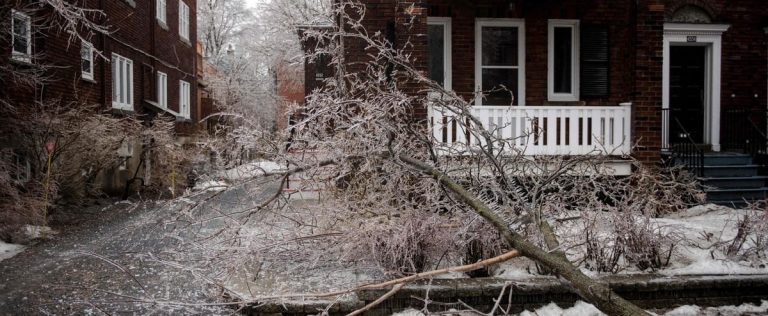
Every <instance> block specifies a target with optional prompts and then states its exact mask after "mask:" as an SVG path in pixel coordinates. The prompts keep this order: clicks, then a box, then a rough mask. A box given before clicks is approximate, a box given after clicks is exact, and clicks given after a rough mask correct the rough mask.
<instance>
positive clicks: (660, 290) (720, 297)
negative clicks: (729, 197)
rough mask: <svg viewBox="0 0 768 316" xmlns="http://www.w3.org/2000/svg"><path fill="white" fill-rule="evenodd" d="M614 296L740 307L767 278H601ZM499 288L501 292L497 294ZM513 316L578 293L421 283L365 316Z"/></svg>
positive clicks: (339, 309)
mask: <svg viewBox="0 0 768 316" xmlns="http://www.w3.org/2000/svg"><path fill="white" fill-rule="evenodd" d="M603 281H604V282H608V283H609V284H610V286H611V288H613V289H614V290H615V291H616V292H617V293H618V294H620V295H621V296H622V297H624V298H626V299H628V300H631V301H633V302H635V303H636V304H638V305H639V306H641V307H643V308H645V309H667V308H673V307H676V306H680V305H687V304H696V305H699V306H719V305H739V304H742V303H746V302H753V303H759V302H760V300H761V299H768V275H745V276H681V277H664V276H612V277H606V278H603ZM502 290H504V293H503V295H502V293H501V292H502ZM386 292H387V290H367V291H359V292H357V293H356V298H354V297H353V298H349V299H346V300H343V301H341V302H339V303H336V304H334V305H333V306H331V307H330V308H328V306H330V305H331V301H303V302H302V301H291V302H281V303H272V302H271V303H265V304H260V305H255V304H254V305H252V306H249V307H246V308H244V309H242V310H241V312H242V313H243V314H246V315H316V314H318V313H319V312H320V311H322V310H325V309H326V308H328V312H329V314H331V315H337V314H338V315H343V314H347V313H349V312H351V311H353V310H355V309H358V308H360V307H362V306H364V305H365V304H368V303H370V302H372V301H374V300H376V299H377V298H379V297H381V296H382V295H383V294H384V293H386ZM499 297H501V298H502V306H505V307H506V306H511V307H512V309H511V311H512V312H521V311H523V310H533V309H536V308H538V307H541V306H543V305H546V304H549V303H550V302H555V303H557V304H558V305H559V306H561V307H566V306H572V305H573V304H574V303H575V302H576V300H578V299H579V297H578V295H576V294H575V293H574V292H573V289H572V288H571V287H570V285H568V283H567V282H565V281H562V280H559V279H555V278H546V277H541V278H535V279H530V280H522V281H513V280H502V279H497V278H481V279H451V280H432V281H431V282H429V281H423V282H418V283H414V284H411V285H408V286H406V287H404V288H403V289H401V290H400V291H399V292H398V293H397V294H396V295H394V296H393V297H391V298H390V299H388V300H386V301H385V302H383V303H382V304H380V305H378V306H377V307H376V308H374V309H372V310H370V311H369V312H367V313H366V315H390V314H392V313H394V312H398V311H402V310H404V309H406V308H409V307H412V308H415V309H421V308H422V307H423V306H424V299H425V298H428V299H429V300H430V308H429V310H430V311H431V312H438V311H443V310H449V309H451V308H455V309H464V308H463V307H462V304H461V303H460V302H463V303H465V304H467V305H469V306H472V307H473V308H475V309H477V310H480V311H483V312H488V311H490V309H491V308H492V307H493V305H494V300H496V299H497V298H499Z"/></svg>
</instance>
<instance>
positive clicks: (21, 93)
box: [0, 0, 201, 187]
mask: <svg viewBox="0 0 768 316" xmlns="http://www.w3.org/2000/svg"><path fill="white" fill-rule="evenodd" d="M14 1H15V3H13V2H9V3H10V4H11V5H10V6H0V7H2V8H0V19H1V20H2V23H0V26H2V27H7V28H9V29H10V30H11V32H1V33H0V34H8V35H10V36H3V37H6V38H1V39H0V43H2V45H0V65H5V66H7V67H10V68H9V69H34V68H36V67H39V66H40V65H45V66H46V67H48V68H47V69H46V70H45V76H46V77H47V78H50V80H47V81H46V82H45V83H42V84H37V85H35V86H34V87H30V86H23V85H20V84H16V83H15V82H13V81H12V80H5V82H2V83H0V98H1V99H3V100H5V101H7V102H8V103H10V104H12V105H13V106H17V107H23V106H25V105H26V104H31V103H32V102H46V101H47V100H61V101H62V102H75V103H78V104H99V105H100V108H101V109H102V110H103V111H104V112H111V113H113V114H114V115H118V116H122V115H127V116H136V117H138V118H141V119H143V120H151V119H153V118H154V117H156V116H157V115H164V116H171V117H175V118H176V121H177V122H178V123H179V124H178V126H177V132H179V133H181V134H185V133H189V132H191V131H193V130H194V129H195V122H196V121H197V120H199V115H200V110H199V109H198V103H199V97H198V95H197V94H198V91H197V90H198V79H199V75H200V74H201V72H199V71H198V70H197V69H196V68H197V65H198V63H197V59H198V58H201V57H200V56H198V54H197V52H196V46H197V36H196V34H197V28H196V20H197V16H196V6H197V3H196V0H110V1H99V0H85V1H77V2H76V5H79V6H82V7H84V8H86V9H93V10H100V11H102V12H103V13H104V15H103V17H100V18H98V20H96V22H98V23H100V24H101V25H104V26H107V27H108V29H109V30H111V32H109V33H108V34H103V33H98V32H90V31H89V30H82V33H81V34H82V35H83V37H85V38H86V39H88V40H87V41H80V40H75V41H70V36H69V34H66V33H64V32H62V31H61V30H60V29H59V28H57V27H56V26H55V25H51V24H48V23H49V22H50V19H46V17H48V16H49V15H50V14H51V12H50V11H49V9H48V8H46V7H44V6H40V5H37V4H35V2H36V1H27V0H18V1H16V0H14ZM41 21H45V22H41ZM7 37H10V38H7ZM6 79H7V78H6ZM6 136H8V135H6ZM10 138H12V137H10ZM137 148H138V145H137ZM133 152H135V153H138V152H140V149H139V150H134V151H133ZM133 156H134V157H132V158H131V159H129V160H128V162H129V165H128V167H127V168H125V169H127V170H133V169H135V168H131V166H135V165H136V164H138V157H137V156H138V155H133ZM115 172H116V174H115V175H114V177H111V178H113V179H114V180H110V181H111V182H112V183H111V184H113V185H114V186H120V185H122V184H124V183H125V181H124V180H125V178H126V177H129V176H132V175H133V171H131V172H130V175H129V174H128V173H129V172H128V171H126V170H122V171H115ZM108 178H109V177H108ZM105 186H106V187H110V186H112V185H110V184H105Z"/></svg>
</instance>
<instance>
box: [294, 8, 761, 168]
mask: <svg viewBox="0 0 768 316" xmlns="http://www.w3.org/2000/svg"><path fill="white" fill-rule="evenodd" d="M361 2H362V3H363V4H364V5H365V6H366V16H365V19H364V24H365V26H366V27H367V30H368V33H369V34H373V33H375V32H376V31H380V32H381V33H382V34H387V35H386V36H388V37H391V38H394V39H395V42H396V43H395V46H396V47H403V45H405V41H409V43H410V44H412V45H413V46H412V49H411V50H410V53H411V54H412V56H414V58H413V62H414V64H415V66H416V67H417V68H420V69H423V70H424V71H425V72H427V73H428V74H429V75H430V76H431V78H432V79H435V80H437V81H439V82H442V83H443V84H444V85H445V86H446V87H448V88H450V89H453V90H454V91H456V92H457V93H458V94H460V95H462V96H464V97H465V98H467V99H470V98H473V97H474V96H475V94H476V93H477V92H478V91H488V90H490V89H493V88H494V87H497V86H499V85H501V84H503V85H504V86H506V87H508V88H509V89H510V90H511V92H512V94H513V95H514V97H513V98H511V97H510V96H509V93H508V92H500V93H490V94H487V95H486V96H485V97H484V98H481V99H478V102H477V104H476V105H477V106H476V107H475V109H474V111H475V115H477V116H479V117H480V118H481V120H483V121H484V122H485V121H487V122H489V124H497V125H507V126H513V125H515V124H509V123H512V122H513V121H515V120H518V121H517V122H516V123H518V124H517V126H523V124H525V123H524V122H522V120H523V119H524V118H525V117H546V118H549V120H548V121H547V122H544V121H543V120H542V121H541V122H539V125H538V126H547V127H545V129H547V133H544V134H543V136H542V137H543V139H541V142H540V144H542V145H543V144H545V143H546V145H547V146H546V147H550V148H540V149H536V148H532V150H533V152H532V154H548V153H559V154H563V153H566V154H568V153H570V154H579V153H581V152H584V151H585V150H587V148H576V147H578V146H574V145H575V144H576V143H578V145H584V144H585V142H586V143H589V145H593V144H591V142H592V141H593V140H599V141H601V142H603V145H610V146H608V147H609V148H610V149H611V153H613V154H632V155H633V156H635V157H637V158H639V159H640V160H642V161H646V162H654V163H655V162H658V161H659V160H660V157H661V153H662V152H663V151H664V150H665V149H669V148H674V147H675V146H674V145H675V144H678V143H681V142H688V141H689V140H688V138H690V139H691V140H692V141H693V142H695V143H697V144H700V145H701V144H703V145H705V146H703V147H702V148H707V150H711V151H714V152H718V151H725V150H729V148H727V147H728V145H734V144H732V143H738V142H739V139H735V138H738V137H737V134H738V133H739V132H737V131H735V129H734V128H733V127H732V126H728V125H729V124H731V120H732V119H731V118H729V117H728V114H727V113H730V112H731V111H732V110H746V109H749V110H755V111H761V112H763V113H764V112H765V110H766V100H767V98H766V92H768V91H766V89H767V87H768V81H767V79H766V78H768V76H767V75H766V74H767V73H768V55H767V53H768V45H766V43H767V39H768V35H766V26H768V5H766V4H765V2H764V1H762V0H731V1H725V0H640V1H635V0H619V1H605V0H587V1H568V0H544V1H529V0H511V1H510V0H504V1H499V0H481V1H459V0H423V1H380V0H363V1H361ZM405 21H408V22H409V23H411V24H409V25H407V26H406V25H405V23H404V22H405ZM388 33H393V34H388ZM347 49H348V51H349V53H348V54H349V57H348V58H347V59H348V60H349V61H350V64H351V63H353V62H354V61H355V60H356V59H360V58H366V57H365V54H364V53H363V51H362V47H356V46H355V44H354V43H353V44H349V46H348V48H347ZM307 69H308V71H311V69H312V67H311V66H309V67H307ZM309 77H311V76H309V75H308V77H307V78H308V79H307V80H311V79H312V78H309ZM307 87H308V89H311V88H312V87H313V84H312V83H311V82H309V81H308V84H307ZM414 91H416V90H414ZM510 105H511V107H510ZM501 110H505V111H506V112H505V113H504V114H501V113H502V112H501ZM510 112H511V113H510ZM569 112H570V113H569ZM577 112H578V114H577ZM430 113H432V114H430ZM504 115H506V116H504ZM417 116H418V117H419V118H420V119H427V118H428V119H429V120H430V121H431V122H432V123H433V126H434V129H435V130H434V133H435V136H436V138H437V140H438V141H444V142H449V143H450V142H462V141H465V140H463V139H461V137H456V136H455V134H456V133H452V132H451V128H453V127H452V126H450V125H451V124H450V118H447V117H443V116H441V114H439V113H433V112H432V111H430V109H429V107H427V108H424V109H422V110H421V111H417ZM763 116H764V115H763ZM593 120H594V122H593ZM585 121H586V123H585ZM678 121H679V123H680V124H678ZM740 122H741V125H744V124H747V121H740ZM757 123H758V125H761V126H760V127H761V128H762V129H763V131H764V124H765V122H764V118H763V119H759V122H757ZM529 124H530V123H529ZM733 124H737V123H733ZM680 125H682V126H683V127H685V129H684V130H685V131H686V132H683V130H681V128H680ZM510 129H511V127H510ZM504 132H505V133H508V134H509V135H510V136H515V135H516V133H519V132H520V131H516V130H509V131H504ZM546 134H549V135H550V136H551V137H552V138H550V139H547V137H548V136H547V135H546ZM558 134H559V136H558ZM584 134H591V135H592V136H593V139H591V140H590V139H586V138H585V137H584V136H583V135H584ZM566 139H567V140H566ZM553 145H555V146H553ZM630 145H635V146H636V147H631V146H630ZM557 146H561V147H567V148H562V150H558V149H556V148H554V147H557ZM537 150H538V151H537Z"/></svg>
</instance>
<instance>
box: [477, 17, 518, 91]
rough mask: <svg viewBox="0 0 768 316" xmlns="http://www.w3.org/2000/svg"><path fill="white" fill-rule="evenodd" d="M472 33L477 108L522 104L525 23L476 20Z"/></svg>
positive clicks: (514, 20) (505, 20) (501, 20)
mask: <svg viewBox="0 0 768 316" xmlns="http://www.w3.org/2000/svg"><path fill="white" fill-rule="evenodd" d="M475 25H476V29H475V86H476V89H477V91H478V92H482V93H483V94H484V98H478V99H477V100H476V103H477V104H478V105H522V104H524V103H525V101H524V100H525V22H524V21H523V20H519V19H478V20H477V23H476V24H475Z"/></svg>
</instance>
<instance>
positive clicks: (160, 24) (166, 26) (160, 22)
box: [155, 18, 168, 31]
mask: <svg viewBox="0 0 768 316" xmlns="http://www.w3.org/2000/svg"><path fill="white" fill-rule="evenodd" d="M155 19H156V20H157V18H155ZM157 25H159V26H160V28H161V29H163V30H166V31H167V30H168V24H165V22H163V21H160V20H157Z"/></svg>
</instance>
